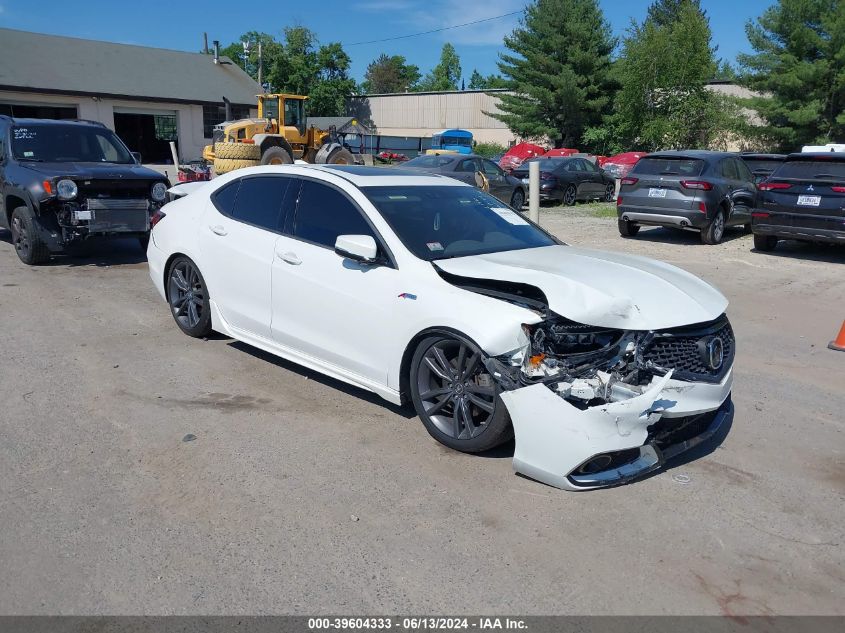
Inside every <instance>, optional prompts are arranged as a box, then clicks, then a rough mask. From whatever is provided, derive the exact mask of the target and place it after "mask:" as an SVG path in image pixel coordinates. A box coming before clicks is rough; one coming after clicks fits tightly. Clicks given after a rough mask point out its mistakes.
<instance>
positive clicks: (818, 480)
mask: <svg viewBox="0 0 845 633" xmlns="http://www.w3.org/2000/svg"><path fill="white" fill-rule="evenodd" d="M590 209H591V208H590V207H585V206H579V207H576V208H575V209H574V210H573V209H561V208H551V209H549V208H546V209H543V211H542V218H541V222H542V224H543V225H544V226H546V227H547V228H549V229H550V230H552V231H553V232H555V233H556V234H557V235H559V236H560V237H562V238H563V239H564V240H566V241H568V242H569V243H572V244H575V245H579V246H589V247H597V248H603V249H608V250H618V251H624V252H628V253H635V254H639V255H647V256H651V257H657V258H659V259H662V260H665V261H668V262H671V263H673V264H676V265H678V266H681V267H683V268H685V269H687V270H689V271H691V272H693V273H695V274H697V275H700V276H701V277H703V278H704V279H706V280H707V281H709V282H711V283H713V284H714V285H715V286H717V287H718V288H720V289H721V290H722V291H723V292H724V293H725V294H726V296H727V297H728V298H729V300H730V302H731V304H730V307H729V315H730V318H731V320H732V322H733V326H734V329H735V331H736V335H737V340H738V356H737V360H736V382H735V389H734V396H733V397H734V403H735V406H736V416H735V420H734V422H733V426H732V428H731V429H730V432H729V434H728V435H727V437H726V438H725V439H724V441H723V442H722V443H721V445H718V446H716V445H709V446H707V447H705V448H703V449H702V450H700V451H698V452H697V453H695V454H694V455H690V456H688V457H686V458H684V459H683V460H682V461H680V462H676V463H674V464H671V465H670V467H669V468H667V469H666V470H665V471H663V472H661V473H659V474H657V475H655V476H652V477H650V478H648V479H645V480H643V481H639V482H637V483H634V484H631V485H627V486H623V487H619V488H615V489H611V490H603V491H597V492H589V493H566V492H563V491H560V490H556V489H553V488H550V487H547V486H544V485H541V484H539V483H536V482H534V481H531V480H529V479H526V478H523V477H519V476H517V475H515V474H514V473H513V472H512V470H511V464H510V461H511V456H512V451H513V447H512V446H509V447H505V448H504V449H502V450H498V451H496V452H493V453H490V454H487V455H483V456H469V455H463V454H459V453H456V452H453V451H450V450H448V449H445V448H443V447H441V446H440V445H438V444H436V443H435V442H434V441H433V440H432V439H430V438H429V436H428V435H427V434H426V432H425V430H424V429H423V427H422V425H421V424H420V423H419V421H418V420H417V419H416V418H415V417H414V415H413V413H412V412H411V411H410V410H406V409H400V408H397V407H394V406H392V405H388V404H386V403H385V402H383V401H381V400H379V399H378V398H376V397H374V396H371V395H369V394H367V393H365V392H363V391H359V390H357V389H355V388H351V387H347V386H345V385H343V384H341V383H338V382H336V381H334V380H331V379H327V378H323V377H321V376H319V375H317V374H315V373H313V372H310V371H307V370H303V369H300V368H298V367H296V366H294V365H292V364H290V363H287V362H284V361H281V360H278V359H275V358H272V357H270V356H268V355H266V354H264V353H262V352H259V351H257V350H254V349H250V348H248V347H246V346H244V345H241V344H239V343H236V342H233V341H231V340H229V339H225V338H212V339H211V340H208V341H201V340H199V341H198V340H193V339H190V338H188V337H186V336H184V335H182V334H181V333H179V331H178V330H177V328H176V327H175V325H174V324H173V322H172V319H171V317H170V315H169V313H168V309H167V307H166V305H164V304H163V303H162V302H161V301H160V300H159V298H158V296H157V295H156V293H155V291H154V290H153V288H152V285H151V284H150V281H149V279H148V276H147V268H146V263H145V261H144V257H143V253H141V251H140V250H139V249H138V247H137V246H136V245H135V244H134V243H130V242H126V243H115V244H114V245H112V246H109V247H105V248H103V249H102V250H101V251H99V252H98V253H97V254H96V255H95V256H94V257H92V258H90V259H56V260H55V261H54V262H53V263H52V264H51V265H47V266H43V267H37V268H28V267H25V266H23V265H22V264H21V263H20V262H19V261H18V259H17V257H16V256H15V254H14V252H13V249H12V247H11V245H10V244H9V235H8V233H0V349H2V356H0V376H2V378H0V534H2V538H0V568H2V569H3V573H2V574H0V614H56V613H60V614H94V613H98V614H99V613H108V614H199V613H203V614H266V613H277V614H284V613H298V614H319V613H333V614H376V613H387V614H390V613H418V614H449V615H452V614H458V613H464V614H468V613H496V614H502V613H513V614H573V613H577V614H610V613H612V614H764V615H771V614H840V615H842V614H845V589H843V588H845V568H843V560H845V557H843V524H845V523H844V522H843V510H842V508H843V492H844V491H845V456H844V455H843V452H845V433H843V430H845V415H843V411H845V353H840V352H834V351H830V350H828V349H827V348H826V345H827V343H828V341H829V340H830V339H831V338H832V337H833V336H834V335H835V334H836V332H837V331H838V329H839V327H840V325H841V323H842V320H843V319H845V275H843V271H845V266H843V265H844V264H845V250H843V249H834V248H827V247H820V246H806V245H798V244H789V245H786V247H785V248H784V247H781V248H779V249H778V250H777V251H775V252H774V253H772V254H762V253H756V252H753V251H752V244H751V238H750V236H746V235H742V234H741V233H739V232H736V233H734V232H731V233H730V234H729V239H728V240H727V241H726V242H725V243H724V244H722V245H719V246H715V247H712V246H703V245H701V244H700V242H699V239H698V236H697V235H695V234H692V233H681V232H673V231H670V230H665V229H643V230H642V231H641V233H640V236H639V237H638V238H637V239H633V240H624V239H622V238H620V237H619V236H618V234H617V232H616V224H615V220H614V219H613V218H607V217H593V215H594V211H591V210H590ZM192 437H193V438H194V439H192Z"/></svg>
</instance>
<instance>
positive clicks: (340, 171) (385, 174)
mask: <svg viewBox="0 0 845 633" xmlns="http://www.w3.org/2000/svg"><path fill="white" fill-rule="evenodd" d="M259 174H288V175H292V176H317V177H320V176H323V177H325V178H324V179H325V180H326V181H331V180H333V179H334V178H340V179H342V180H345V181H346V182H348V183H351V184H352V185H354V186H355V187H359V188H360V187H396V186H429V187H432V186H438V187H452V186H456V187H458V186H459V187H469V186H470V185H467V184H465V183H462V182H460V181H459V180H455V179H454V178H448V177H446V176H441V175H440V174H438V173H436V172H428V171H424V170H416V169H402V168H401V167H365V166H361V165H261V166H258V167H246V168H244V169H237V170H235V171H231V172H229V173H228V174H225V175H224V176H221V178H226V177H227V176H231V177H230V178H226V180H227V181H228V180H234V178H237V177H238V176H252V175H259ZM215 180H218V179H217V178H215ZM212 182H214V181H212ZM215 188H216V187H215Z"/></svg>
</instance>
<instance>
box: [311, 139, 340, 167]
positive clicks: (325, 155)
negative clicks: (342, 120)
mask: <svg viewBox="0 0 845 633" xmlns="http://www.w3.org/2000/svg"><path fill="white" fill-rule="evenodd" d="M339 147H342V146H341V144H340V143H324V144H323V145H322V146H321V147H320V149H319V151H318V152H317V156H316V157H315V158H314V163H315V164H317V165H325V164H326V161H328V160H329V156H331V155H332V152H334V151H335V150H336V149H338V148H339Z"/></svg>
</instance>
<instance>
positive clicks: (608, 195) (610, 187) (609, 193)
mask: <svg viewBox="0 0 845 633" xmlns="http://www.w3.org/2000/svg"><path fill="white" fill-rule="evenodd" d="M615 197H616V185H614V184H613V183H612V182H611V183H608V184H607V185H606V186H605V188H604V201H605V202H613V199H614V198H615Z"/></svg>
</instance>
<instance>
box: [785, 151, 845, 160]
mask: <svg viewBox="0 0 845 633" xmlns="http://www.w3.org/2000/svg"><path fill="white" fill-rule="evenodd" d="M786 160H835V161H840V160H845V152H793V153H792V154H789V155H788V156H787V157H786Z"/></svg>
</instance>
